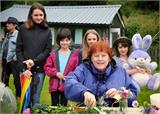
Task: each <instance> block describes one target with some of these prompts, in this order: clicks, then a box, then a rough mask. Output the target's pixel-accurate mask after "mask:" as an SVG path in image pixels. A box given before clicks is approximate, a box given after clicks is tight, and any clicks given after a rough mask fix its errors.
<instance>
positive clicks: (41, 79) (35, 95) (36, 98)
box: [32, 72, 45, 106]
mask: <svg viewBox="0 0 160 114" xmlns="http://www.w3.org/2000/svg"><path fill="white" fill-rule="evenodd" d="M34 76H38V77H39V83H38V85H37V88H36V91H35V93H33V102H32V106H34V105H35V104H39V103H40V96H41V91H42V87H43V82H44V78H45V74H44V72H41V73H36V74H35V75H34Z"/></svg>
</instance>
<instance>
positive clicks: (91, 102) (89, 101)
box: [84, 91, 96, 107]
mask: <svg viewBox="0 0 160 114" xmlns="http://www.w3.org/2000/svg"><path fill="white" fill-rule="evenodd" d="M84 104H85V105H86V106H91V107H95V106H96V98H95V96H94V95H93V94H92V93H90V92H88V91H87V92H85V93H84Z"/></svg>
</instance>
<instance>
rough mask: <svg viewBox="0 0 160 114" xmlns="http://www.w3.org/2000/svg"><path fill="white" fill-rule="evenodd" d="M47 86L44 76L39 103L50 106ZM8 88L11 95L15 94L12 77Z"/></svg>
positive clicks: (47, 81) (47, 79)
mask: <svg viewBox="0 0 160 114" xmlns="http://www.w3.org/2000/svg"><path fill="white" fill-rule="evenodd" d="M48 85H49V77H47V76H46V77H45V81H44V84H43V89H42V93H41V103H42V104H48V105H50V104H51V97H50V93H49V92H48ZM9 87H10V88H11V90H12V91H13V93H14V94H15V87H14V82H13V76H11V77H10V83H9Z"/></svg>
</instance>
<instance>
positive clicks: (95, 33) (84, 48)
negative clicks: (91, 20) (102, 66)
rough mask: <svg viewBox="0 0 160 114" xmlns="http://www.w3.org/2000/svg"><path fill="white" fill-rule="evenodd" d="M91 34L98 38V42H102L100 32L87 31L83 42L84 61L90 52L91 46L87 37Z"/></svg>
mask: <svg viewBox="0 0 160 114" xmlns="http://www.w3.org/2000/svg"><path fill="white" fill-rule="evenodd" d="M90 33H92V34H94V35H96V36H97V41H99V40H101V38H100V35H99V34H98V32H97V31H96V30H95V29H89V30H87V31H86V33H85V34H84V37H83V42H82V58H83V59H86V57H87V52H88V50H89V45H88V44H87V36H88V34H90Z"/></svg>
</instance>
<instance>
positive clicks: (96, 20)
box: [0, 5, 121, 25]
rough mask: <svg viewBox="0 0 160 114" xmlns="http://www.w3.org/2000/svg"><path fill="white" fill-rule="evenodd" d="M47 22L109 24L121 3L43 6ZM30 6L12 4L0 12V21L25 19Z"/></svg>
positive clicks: (21, 20)
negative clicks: (12, 18) (11, 17)
mask: <svg viewBox="0 0 160 114" xmlns="http://www.w3.org/2000/svg"><path fill="white" fill-rule="evenodd" d="M44 7H45V10H46V13H47V20H48V22H52V23H80V24H106V25H108V24H111V23H112V20H113V18H114V16H115V15H116V13H117V12H118V10H119V9H120V7H121V5H94V6H44ZM29 8H30V6H27V5H13V6H12V7H11V8H9V9H6V10H4V11H2V12H0V22H5V21H6V20H7V18H8V17H9V16H14V17H16V18H17V19H18V20H19V21H20V22H24V21H26V19H27V15H28V12H29Z"/></svg>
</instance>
